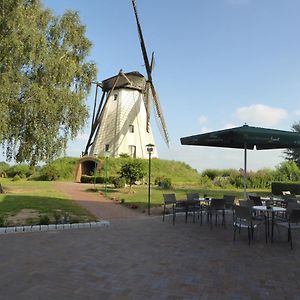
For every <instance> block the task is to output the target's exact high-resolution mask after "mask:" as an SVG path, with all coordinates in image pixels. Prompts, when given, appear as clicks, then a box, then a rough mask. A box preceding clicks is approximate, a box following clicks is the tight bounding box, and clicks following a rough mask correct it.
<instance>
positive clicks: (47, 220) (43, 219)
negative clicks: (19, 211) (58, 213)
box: [39, 215, 50, 225]
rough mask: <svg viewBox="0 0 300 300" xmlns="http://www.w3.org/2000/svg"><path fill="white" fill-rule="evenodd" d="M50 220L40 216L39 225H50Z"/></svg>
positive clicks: (45, 216)
mask: <svg viewBox="0 0 300 300" xmlns="http://www.w3.org/2000/svg"><path fill="white" fill-rule="evenodd" d="M49 223H50V218H49V217H48V216H47V215H40V216H39V225H49Z"/></svg>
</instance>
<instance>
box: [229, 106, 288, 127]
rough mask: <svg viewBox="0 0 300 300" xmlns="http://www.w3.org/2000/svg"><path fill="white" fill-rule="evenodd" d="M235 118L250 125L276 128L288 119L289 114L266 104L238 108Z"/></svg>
mask: <svg viewBox="0 0 300 300" xmlns="http://www.w3.org/2000/svg"><path fill="white" fill-rule="evenodd" d="M235 116H236V118H237V119H239V120H240V121H242V122H244V123H247V124H248V125H256V126H275V125H277V124H279V123H280V121H282V120H284V119H285V118H287V116H288V113H287V111H286V110H285V109H282V108H274V107H270V106H267V105H264V104H253V105H250V106H247V107H240V108H238V109H237V110H236V112H235Z"/></svg>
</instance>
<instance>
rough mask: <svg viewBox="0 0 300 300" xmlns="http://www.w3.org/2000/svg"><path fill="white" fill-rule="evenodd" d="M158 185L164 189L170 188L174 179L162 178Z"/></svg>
mask: <svg viewBox="0 0 300 300" xmlns="http://www.w3.org/2000/svg"><path fill="white" fill-rule="evenodd" d="M158 186H159V187H160V188H162V189H165V190H169V189H171V188H172V181H171V178H166V177H165V178H161V180H160V181H159V182H158Z"/></svg>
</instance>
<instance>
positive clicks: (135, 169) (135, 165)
mask: <svg viewBox="0 0 300 300" xmlns="http://www.w3.org/2000/svg"><path fill="white" fill-rule="evenodd" d="M119 173H120V177H122V178H124V179H125V180H126V183H127V184H129V191H130V192H131V191H132V185H133V184H134V183H135V182H136V181H138V180H140V179H142V178H143V177H144V176H145V165H144V164H143V162H142V161H141V160H140V159H133V160H130V161H128V162H127V163H125V164H123V165H122V166H121V170H120V172H119Z"/></svg>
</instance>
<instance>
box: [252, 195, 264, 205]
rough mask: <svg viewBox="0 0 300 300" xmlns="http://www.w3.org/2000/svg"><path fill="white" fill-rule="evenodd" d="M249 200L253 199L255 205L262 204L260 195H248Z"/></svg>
mask: <svg viewBox="0 0 300 300" xmlns="http://www.w3.org/2000/svg"><path fill="white" fill-rule="evenodd" d="M249 200H250V201H253V202H254V205H255V206H262V201H261V199H260V196H252V195H249Z"/></svg>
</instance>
